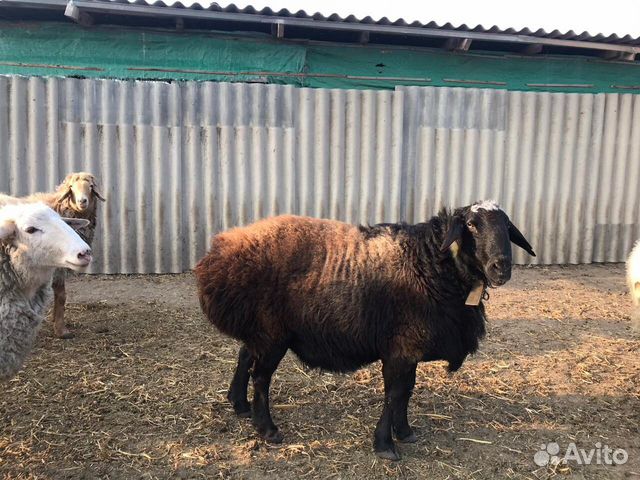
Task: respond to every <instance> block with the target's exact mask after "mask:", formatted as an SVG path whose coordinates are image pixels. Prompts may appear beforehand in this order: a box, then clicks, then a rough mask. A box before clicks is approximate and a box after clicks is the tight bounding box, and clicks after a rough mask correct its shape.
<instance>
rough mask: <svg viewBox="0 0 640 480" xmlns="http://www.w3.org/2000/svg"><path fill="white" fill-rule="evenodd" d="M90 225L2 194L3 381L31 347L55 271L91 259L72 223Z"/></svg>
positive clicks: (0, 348)
mask: <svg viewBox="0 0 640 480" xmlns="http://www.w3.org/2000/svg"><path fill="white" fill-rule="evenodd" d="M87 224H88V221H87V220H82V219H67V218H62V217H60V215H58V214H57V213H56V212H54V211H53V210H52V209H51V208H49V207H47V206H46V205H44V204H43V203H20V202H19V200H17V199H15V198H13V197H9V196H6V195H0V380H7V379H9V378H11V377H12V376H14V375H15V374H16V373H17V372H18V371H19V370H20V368H21V367H22V365H23V363H24V361H25V358H26V357H27V355H28V354H29V352H30V351H31V348H32V346H33V342H34V341H35V338H36V334H37V332H38V329H39V327H40V325H41V323H42V320H43V313H44V310H45V308H46V306H47V304H48V303H49V301H50V300H51V279H52V277H53V272H54V270H55V269H56V268H59V267H66V268H71V269H73V270H77V271H82V270H85V269H86V267H87V266H88V265H89V263H90V262H91V249H90V248H89V246H88V245H87V244H86V243H85V242H84V241H83V240H82V239H81V238H80V237H79V236H78V234H77V233H76V232H75V231H74V230H73V229H72V228H71V227H77V228H81V227H84V226H86V225H87Z"/></svg>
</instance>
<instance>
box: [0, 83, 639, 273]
mask: <svg viewBox="0 0 640 480" xmlns="http://www.w3.org/2000/svg"><path fill="white" fill-rule="evenodd" d="M639 169H640V95H630V94H622V95H621V94H597V95H593V94H559V93H532V92H527V93H521V92H507V91H501V90H489V89H461V88H434V87H407V88H401V89H399V90H397V91H395V92H391V91H373V90H370V91H369V90H325V89H297V88H294V87H290V86H277V85H258V84H253V85H251V84H227V83H207V82H204V83H198V82H186V83H164V82H135V81H126V82H123V81H117V80H80V79H71V78H65V79H61V78H25V77H0V191H4V192H9V193H11V194H14V195H25V194H28V193H31V192H34V191H37V190H49V189H52V188H53V187H54V186H55V185H56V183H58V181H59V180H60V179H61V178H62V177H64V175H65V174H66V173H67V172H69V171H73V170H89V171H93V172H95V173H96V174H97V175H98V176H99V177H100V179H101V181H102V186H103V190H104V193H105V195H106V196H107V197H108V201H107V203H106V204H104V205H101V207H102V208H101V212H100V225H99V232H98V235H97V240H96V242H95V246H94V247H95V250H96V263H95V266H94V268H93V271H95V272H105V273H116V272H122V273H131V272H139V273H148V272H180V271H184V270H187V269H189V268H191V267H192V266H193V265H194V264H195V262H196V261H197V260H198V259H199V258H200V256H201V255H202V254H203V253H204V252H205V250H206V248H207V244H208V239H209V237H210V236H211V235H212V234H213V233H215V232H217V231H219V230H222V229H226V228H229V227H232V226H235V225H241V224H246V223H250V222H252V221H254V220H256V219H258V218H262V217H264V216H268V215H274V214H278V213H297V214H303V215H312V216H318V217H330V218H336V219H340V220H345V221H349V222H360V223H376V222H388V221H397V220H399V219H402V220H407V221H410V222H418V221H422V220H424V219H426V218H428V217H429V216H431V215H432V214H433V213H434V212H435V211H436V210H437V209H438V208H439V207H440V206H442V205H450V206H458V205H463V204H468V203H470V202H472V201H474V200H476V199H480V198H495V199H497V200H498V201H499V202H500V203H501V204H502V205H503V206H504V208H505V210H506V211H507V212H508V213H509V214H510V216H511V217H512V219H513V221H514V223H516V224H517V225H518V226H519V227H520V228H521V230H522V231H523V232H524V233H525V234H526V235H527V237H528V238H529V239H530V240H531V243H532V245H533V246H534V249H535V250H536V252H537V253H538V257H537V258H536V259H535V262H538V263H589V262H602V261H623V260H624V258H625V255H626V253H627V252H628V250H629V249H630V247H631V245H632V242H633V240H634V239H635V238H636V237H638V236H640V220H639V208H640V202H639V197H640V195H639V192H638V174H639V173H640V172H639ZM516 260H517V261H518V262H520V263H524V262H529V261H530V259H529V258H527V257H526V255H524V254H520V253H518V254H517V256H516Z"/></svg>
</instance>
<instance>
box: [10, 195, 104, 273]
mask: <svg viewBox="0 0 640 480" xmlns="http://www.w3.org/2000/svg"><path fill="white" fill-rule="evenodd" d="M88 224H89V221H88V220H84V219H77V218H62V217H60V215H58V214H57V213H56V212H55V211H53V210H52V209H51V208H49V207H47V206H46V205H44V204H43V203H18V204H13V205H5V206H3V207H0V243H4V244H5V245H9V246H10V247H11V248H12V249H15V250H16V251H17V252H18V253H19V254H20V255H21V258H23V259H26V262H27V263H28V265H31V266H33V268H38V267H40V268H56V267H65V268H71V269H72V270H77V271H83V270H85V269H86V268H87V267H88V266H89V264H90V263H91V259H92V257H91V249H90V248H89V245H87V244H86V243H85V242H84V241H83V240H82V239H81V238H80V237H79V236H78V234H77V233H76V232H75V231H74V230H73V228H71V227H74V228H82V227H86V226H87V225H88Z"/></svg>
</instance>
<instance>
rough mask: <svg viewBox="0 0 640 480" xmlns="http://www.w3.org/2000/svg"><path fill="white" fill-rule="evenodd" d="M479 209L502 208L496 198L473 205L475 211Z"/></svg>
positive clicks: (472, 209) (472, 208)
mask: <svg viewBox="0 0 640 480" xmlns="http://www.w3.org/2000/svg"><path fill="white" fill-rule="evenodd" d="M478 210H500V205H498V203H497V202H496V201H495V200H483V201H482V202H478V203H474V204H473V205H471V211H472V212H473V213H478Z"/></svg>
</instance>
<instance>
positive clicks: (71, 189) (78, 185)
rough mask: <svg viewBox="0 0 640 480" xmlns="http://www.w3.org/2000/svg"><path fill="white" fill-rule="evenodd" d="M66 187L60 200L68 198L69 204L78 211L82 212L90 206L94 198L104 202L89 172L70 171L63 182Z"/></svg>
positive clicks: (93, 202)
mask: <svg viewBox="0 0 640 480" xmlns="http://www.w3.org/2000/svg"><path fill="white" fill-rule="evenodd" d="M63 185H64V187H65V188H66V191H65V193H64V194H63V196H62V198H61V199H60V200H61V201H62V200H64V199H65V198H69V200H70V205H71V206H72V208H73V209H74V210H76V211H78V212H84V211H86V210H88V209H89V208H90V207H92V206H93V205H94V204H95V202H96V199H98V200H101V201H103V202H104V198H103V197H102V195H101V194H100V192H99V190H98V186H97V182H96V178H95V177H94V176H93V175H91V174H90V173H84V172H80V173H72V174H71V175H69V176H68V177H67V178H66V179H65V181H64V183H63Z"/></svg>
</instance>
